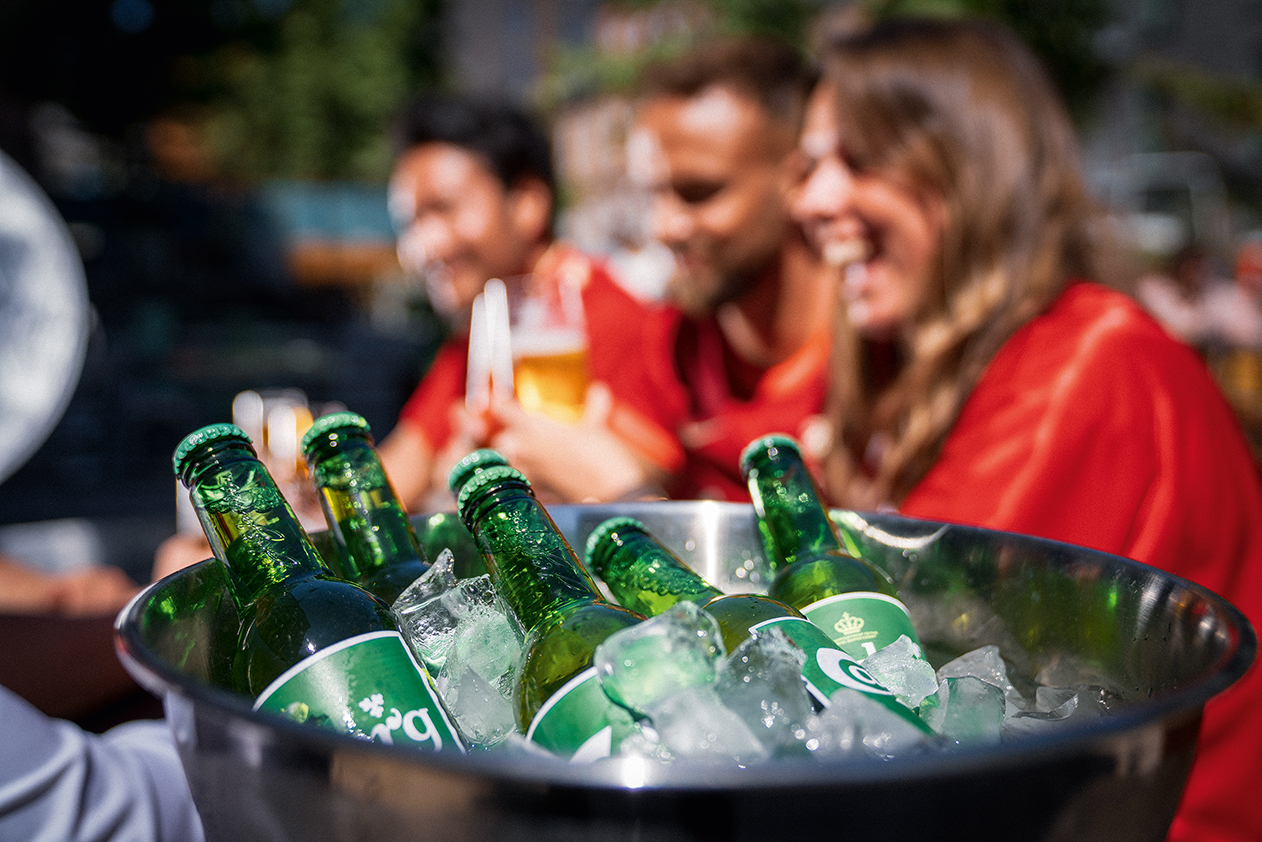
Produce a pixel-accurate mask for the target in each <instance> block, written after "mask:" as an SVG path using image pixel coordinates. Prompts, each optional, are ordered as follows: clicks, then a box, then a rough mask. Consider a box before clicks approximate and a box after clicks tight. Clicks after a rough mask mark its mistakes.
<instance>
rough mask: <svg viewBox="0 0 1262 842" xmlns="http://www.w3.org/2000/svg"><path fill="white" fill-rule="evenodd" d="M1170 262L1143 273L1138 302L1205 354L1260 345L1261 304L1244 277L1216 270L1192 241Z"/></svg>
mask: <svg viewBox="0 0 1262 842" xmlns="http://www.w3.org/2000/svg"><path fill="white" fill-rule="evenodd" d="M1246 245H1247V244H1246ZM1244 248H1245V247H1242V249H1241V254H1244V253H1245V252H1244ZM1244 262H1245V264H1246V265H1247V260H1246V261H1244ZM1240 263H1241V261H1240V260H1237V265H1239V264H1240ZM1172 264H1173V266H1172V269H1171V271H1170V272H1169V273H1154V274H1149V275H1146V276H1144V277H1143V278H1141V279H1140V280H1139V283H1138V285H1137V288H1136V293H1137V295H1138V298H1139V300H1140V301H1141V302H1142V303H1143V305H1144V306H1145V307H1146V308H1147V309H1148V311H1149V312H1151V313H1152V314H1153V315H1154V316H1155V317H1156V318H1157V320H1158V321H1160V322H1161V323H1162V324H1163V325H1165V326H1166V328H1167V329H1169V330H1170V331H1171V332H1172V333H1174V334H1175V335H1176V336H1178V337H1180V338H1181V339H1183V340H1184V341H1185V342H1187V343H1188V344H1190V345H1193V346H1195V347H1197V348H1199V349H1201V350H1202V351H1203V352H1207V353H1216V352H1219V351H1222V350H1224V349H1231V348H1250V349H1252V348H1257V347H1258V346H1259V345H1262V307H1259V300H1258V295H1257V293H1256V291H1250V289H1249V287H1248V285H1247V281H1246V282H1245V283H1241V282H1240V280H1239V275H1238V274H1237V277H1236V278H1232V277H1229V276H1227V275H1226V274H1225V273H1224V272H1222V271H1220V270H1218V268H1217V267H1216V266H1215V264H1214V260H1213V259H1212V257H1211V256H1210V255H1209V254H1208V253H1207V252H1206V251H1205V249H1204V248H1202V247H1201V246H1199V245H1197V244H1195V243H1193V244H1191V245H1189V246H1186V247H1184V248H1182V249H1180V250H1179V252H1178V253H1177V254H1176V255H1175V256H1174V259H1173V260H1172Z"/></svg>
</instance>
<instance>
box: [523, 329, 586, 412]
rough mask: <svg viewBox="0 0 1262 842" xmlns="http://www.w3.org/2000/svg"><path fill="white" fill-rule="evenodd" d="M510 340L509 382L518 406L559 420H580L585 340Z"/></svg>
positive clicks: (552, 337) (584, 391) (584, 389)
mask: <svg viewBox="0 0 1262 842" xmlns="http://www.w3.org/2000/svg"><path fill="white" fill-rule="evenodd" d="M513 339H514V348H513V350H514V354H513V356H514V358H515V359H514V360H513V382H514V383H515V384H516V388H517V400H518V401H520V402H521V405H522V406H524V407H525V408H526V409H529V410H531V411H532V412H542V413H544V414H546V415H550V416H552V417H553V418H556V419H557V420H559V421H577V420H578V419H579V418H581V417H582V416H583V403H584V400H585V398H586V395H587V342H586V341H585V338H584V337H583V336H582V335H581V334H580V335H578V336H577V337H572V336H571V337H567V336H565V335H555V336H549V335H546V334H541V335H538V336H535V337H532V338H531V340H529V341H528V342H522V341H520V340H518V337H517V336H514V337H513ZM522 345H526V346H527V347H521V346H522Z"/></svg>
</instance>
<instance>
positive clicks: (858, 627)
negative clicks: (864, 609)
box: [833, 611, 864, 637]
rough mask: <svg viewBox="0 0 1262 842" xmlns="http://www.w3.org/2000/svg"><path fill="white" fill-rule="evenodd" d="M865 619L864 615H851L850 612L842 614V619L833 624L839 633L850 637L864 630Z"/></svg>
mask: <svg viewBox="0 0 1262 842" xmlns="http://www.w3.org/2000/svg"><path fill="white" fill-rule="evenodd" d="M863 623H864V619H863V618H862V617H854V616H851V614H850V612H849V611H847V612H846V613H844V614H842V615H841V619H840V620H838V621H837V622H836V623H834V624H833V628H834V629H836V631H837V633H838V634H841V635H846V636H847V637H849V636H850V635H852V634H858V633H859V632H861V631H863Z"/></svg>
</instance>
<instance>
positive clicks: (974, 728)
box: [920, 675, 1005, 745]
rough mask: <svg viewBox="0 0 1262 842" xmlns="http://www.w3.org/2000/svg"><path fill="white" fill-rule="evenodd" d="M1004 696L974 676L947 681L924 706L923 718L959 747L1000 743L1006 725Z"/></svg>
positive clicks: (986, 682)
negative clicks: (1003, 727) (1004, 723)
mask: <svg viewBox="0 0 1262 842" xmlns="http://www.w3.org/2000/svg"><path fill="white" fill-rule="evenodd" d="M1004 708H1005V702H1004V693H1003V690H1002V689H1000V688H999V687H997V686H995V685H994V684H991V683H990V682H988V681H984V680H982V679H981V678H977V677H976V676H972V675H965V676H961V677H959V678H944V679H943V680H942V683H941V684H939V685H938V692H937V693H935V694H934V695H932V696H929V697H927V698H926V699H925V700H924V701H923V702H921V703H920V718H921V719H923V720H924V721H925V722H926V723H928V725H929V727H931V728H933V730H935V731H937V732H938V733H939V734H941V735H943V736H944V737H946V738H947V739H949V740H950V741H951V742H953V743H955V744H957V745H970V744H975V743H993V742H997V741H998V740H999V738H1000V735H1001V728H1002V726H1003V721H1004Z"/></svg>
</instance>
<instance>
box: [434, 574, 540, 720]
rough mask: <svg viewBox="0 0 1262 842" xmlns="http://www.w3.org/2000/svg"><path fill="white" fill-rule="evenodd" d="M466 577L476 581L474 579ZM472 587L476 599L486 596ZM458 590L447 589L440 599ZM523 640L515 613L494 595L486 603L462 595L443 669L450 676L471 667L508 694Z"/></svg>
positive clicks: (505, 694) (470, 580)
mask: <svg viewBox="0 0 1262 842" xmlns="http://www.w3.org/2000/svg"><path fill="white" fill-rule="evenodd" d="M466 581H468V582H471V583H476V582H477V581H478V580H476V579H469V580H466ZM472 589H473V591H474V594H475V598H476V599H478V600H481V599H483V598H485V597H486V596H487V595H486V594H485V593H484V592H482V591H481V590H480V588H478V586H476V585H474V586H473V588H472ZM458 592H463V589H457V590H456V591H450V592H448V594H446V595H444V596H443V597H442V599H444V600H445V599H447V597H448V596H450V595H451V594H455V593H458ZM465 595H466V597H467V596H468V594H467V593H466V594H465ZM524 640H525V633H524V632H523V631H522V628H521V625H520V624H519V623H518V622H517V619H516V617H515V616H513V614H512V613H511V612H510V611H507V610H506V609H505V608H504V606H501V605H500V604H499V603H498V602H497V601H496V600H495V599H491V600H490V604H489V605H488V604H486V603H484V602H480V601H474V600H473V599H468V598H466V601H465V604H464V609H463V611H462V613H461V614H460V619H459V621H458V622H457V623H456V627H455V629H453V631H452V639H451V645H450V646H449V647H448V650H447V658H446V664H445V666H444V669H443V672H444V673H445V674H446V675H447V676H448V677H449V678H450V677H451V676H452V675H454V674H456V673H458V672H462V671H463V670H465V669H469V670H472V671H473V672H475V673H477V674H478V675H479V676H481V677H482V679H483V680H484V681H486V682H488V683H489V684H491V685H492V686H494V687H495V688H496V689H497V690H498V691H499V692H500V694H501V695H503V696H504V697H505V698H508V697H509V696H510V695H511V694H512V689H513V674H514V672H515V671H516V669H517V665H518V664H519V663H520V662H521V655H522V645H523V643H524Z"/></svg>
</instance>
